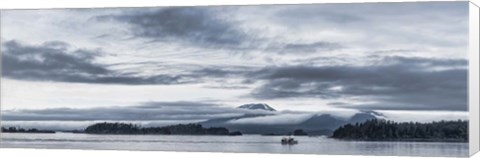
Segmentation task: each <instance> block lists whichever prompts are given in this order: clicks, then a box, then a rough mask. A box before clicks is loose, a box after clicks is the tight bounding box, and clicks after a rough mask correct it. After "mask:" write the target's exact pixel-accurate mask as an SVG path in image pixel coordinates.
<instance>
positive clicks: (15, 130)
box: [1, 127, 55, 133]
mask: <svg viewBox="0 0 480 158" xmlns="http://www.w3.org/2000/svg"><path fill="white" fill-rule="evenodd" d="M1 132H2V133H55V131H52V130H38V129H36V128H30V129H23V128H16V127H8V128H5V127H2V129H1Z"/></svg>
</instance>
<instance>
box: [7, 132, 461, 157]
mask: <svg viewBox="0 0 480 158" xmlns="http://www.w3.org/2000/svg"><path fill="white" fill-rule="evenodd" d="M281 138H282V136H260V135H243V136H187V135H175V136H173V135H90V134H72V133H56V134H20V133H2V135H1V142H0V147H2V148H56V149H58V148H60V149H62V148H63V149H108V150H155V151H194V152H235V153H239V152H242V153H285V154H287V153H289V154H337V155H390V156H442V157H443V156H448V157H460V156H467V155H468V143H446V142H365V141H340V140H336V139H331V138H327V137H307V136H297V137H295V139H297V140H298V141H299V143H298V144H296V145H281V144H280V140H281Z"/></svg>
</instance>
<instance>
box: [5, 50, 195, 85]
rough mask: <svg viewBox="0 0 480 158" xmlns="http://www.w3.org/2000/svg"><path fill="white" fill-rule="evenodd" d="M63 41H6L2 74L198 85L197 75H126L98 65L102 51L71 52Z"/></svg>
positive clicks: (20, 77) (79, 80)
mask: <svg viewBox="0 0 480 158" xmlns="http://www.w3.org/2000/svg"><path fill="white" fill-rule="evenodd" d="M69 47H70V45H69V44H67V43H64V42H58V41H56V42H46V43H44V44H42V45H24V44H21V43H19V42H17V41H7V42H5V43H3V47H2V49H3V50H2V75H3V76H4V77H6V78H12V79H18V80H30V81H58V82H76V83H99V84H128V85H147V84H183V83H193V82H199V81H198V78H199V77H200V76H198V75H195V74H156V75H151V76H135V75H127V74H123V73H122V72H117V71H113V70H110V69H108V66H107V65H103V64H99V63H96V62H95V59H96V58H97V57H98V56H100V55H101V54H102V52H101V51H99V50H86V49H76V50H69Z"/></svg>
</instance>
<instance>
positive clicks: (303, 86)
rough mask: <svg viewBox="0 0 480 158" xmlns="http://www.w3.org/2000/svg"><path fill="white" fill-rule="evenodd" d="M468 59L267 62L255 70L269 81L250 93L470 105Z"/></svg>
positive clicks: (406, 105)
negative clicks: (308, 63) (302, 63)
mask: <svg viewBox="0 0 480 158" xmlns="http://www.w3.org/2000/svg"><path fill="white" fill-rule="evenodd" d="M467 64H468V63H467V61H466V60H462V59H458V60H457V59H431V58H406V57H385V58H384V59H383V62H382V63H378V64H375V65H367V66H318V67H316V66H286V67H267V68H264V69H263V70H260V71H258V72H255V73H252V74H250V76H251V78H256V79H257V80H263V81H265V83H264V84H263V85H262V86H260V87H258V88H256V89H255V90H254V91H253V92H252V94H251V95H252V96H253V97H255V98H260V99H279V98H291V97H307V98H309V97H310V98H311V97H316V98H342V97H349V96H357V97H358V96H361V97H364V98H367V99H369V100H371V101H375V102H378V103H375V104H371V105H356V106H351V107H352V108H367V109H397V110H412V109H416V110H467V74H468V71H467V69H466V67H467ZM436 67H439V68H444V69H438V70H436V69H434V68H436ZM452 67H453V68H452Z"/></svg>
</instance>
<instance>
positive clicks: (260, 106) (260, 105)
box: [238, 103, 277, 111]
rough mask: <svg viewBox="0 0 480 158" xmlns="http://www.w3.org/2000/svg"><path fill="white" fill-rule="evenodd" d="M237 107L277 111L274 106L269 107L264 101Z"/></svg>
mask: <svg viewBox="0 0 480 158" xmlns="http://www.w3.org/2000/svg"><path fill="white" fill-rule="evenodd" d="M238 108H239V109H248V110H266V111H277V110H275V109H274V108H272V107H270V106H269V105H268V104H265V103H253V104H244V105H241V106H239V107H238Z"/></svg>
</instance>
